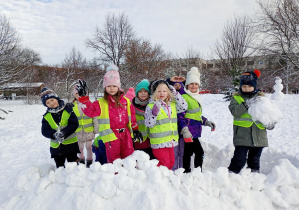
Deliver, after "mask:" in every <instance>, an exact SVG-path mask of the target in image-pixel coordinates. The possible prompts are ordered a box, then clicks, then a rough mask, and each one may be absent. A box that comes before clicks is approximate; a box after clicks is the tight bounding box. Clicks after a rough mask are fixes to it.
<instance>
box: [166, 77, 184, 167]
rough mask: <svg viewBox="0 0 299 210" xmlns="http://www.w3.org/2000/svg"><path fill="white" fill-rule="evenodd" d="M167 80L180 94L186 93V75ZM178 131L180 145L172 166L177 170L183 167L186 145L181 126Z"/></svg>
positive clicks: (176, 150)
mask: <svg viewBox="0 0 299 210" xmlns="http://www.w3.org/2000/svg"><path fill="white" fill-rule="evenodd" d="M166 81H169V84H171V85H172V86H173V87H174V88H175V89H176V91H177V92H179V93H180V94H184V93H185V91H184V84H183V82H185V81H186V79H185V78H184V77H177V76H176V77H172V78H170V79H169V78H168V79H167V80H166ZM180 115H181V114H179V115H178V125H180V123H179V122H180V120H181V119H180V117H179V116H180ZM178 133H179V140H178V145H177V146H176V147H174V157H175V163H174V166H173V167H172V170H173V171H175V170H177V169H178V168H183V157H184V146H185V141H184V138H183V136H182V134H181V127H180V126H178Z"/></svg>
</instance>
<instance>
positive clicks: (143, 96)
mask: <svg viewBox="0 0 299 210" xmlns="http://www.w3.org/2000/svg"><path fill="white" fill-rule="evenodd" d="M148 96H149V94H148V92H147V91H146V90H145V89H144V88H142V89H141V90H139V91H138V93H137V97H138V98H139V100H141V101H145V100H146V99H148Z"/></svg>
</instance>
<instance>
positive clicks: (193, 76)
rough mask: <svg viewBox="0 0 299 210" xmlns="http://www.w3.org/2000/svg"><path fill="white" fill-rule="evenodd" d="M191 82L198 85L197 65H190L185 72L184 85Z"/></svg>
mask: <svg viewBox="0 0 299 210" xmlns="http://www.w3.org/2000/svg"><path fill="white" fill-rule="evenodd" d="M191 83H197V84H198V86H200V73H199V70H198V68H197V67H192V68H191V69H190V70H189V71H188V73H187V78H186V83H185V86H187V85H189V84H191Z"/></svg>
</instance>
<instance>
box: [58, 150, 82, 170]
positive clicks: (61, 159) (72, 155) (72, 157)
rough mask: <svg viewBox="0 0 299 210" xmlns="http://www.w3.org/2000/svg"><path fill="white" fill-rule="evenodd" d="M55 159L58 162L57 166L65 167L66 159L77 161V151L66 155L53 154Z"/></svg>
mask: <svg viewBox="0 0 299 210" xmlns="http://www.w3.org/2000/svg"><path fill="white" fill-rule="evenodd" d="M53 158H54V161H55V163H56V168H59V167H64V163H65V160H67V161H68V162H77V161H78V157H77V153H69V154H66V155H53Z"/></svg>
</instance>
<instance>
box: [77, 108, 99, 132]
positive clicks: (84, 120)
mask: <svg viewBox="0 0 299 210" xmlns="http://www.w3.org/2000/svg"><path fill="white" fill-rule="evenodd" d="M74 105H75V106H74V107H73V110H74V112H75V114H76V116H77V118H78V122H79V127H78V128H77V130H76V132H79V131H81V130H82V128H83V129H84V131H85V132H93V131H94V128H93V122H92V118H91V117H88V116H86V115H85V114H83V116H80V112H79V108H78V104H77V102H75V103H74Z"/></svg>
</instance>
